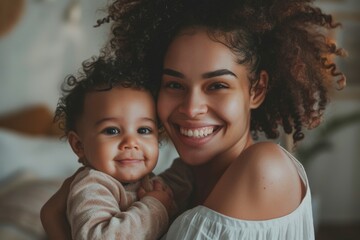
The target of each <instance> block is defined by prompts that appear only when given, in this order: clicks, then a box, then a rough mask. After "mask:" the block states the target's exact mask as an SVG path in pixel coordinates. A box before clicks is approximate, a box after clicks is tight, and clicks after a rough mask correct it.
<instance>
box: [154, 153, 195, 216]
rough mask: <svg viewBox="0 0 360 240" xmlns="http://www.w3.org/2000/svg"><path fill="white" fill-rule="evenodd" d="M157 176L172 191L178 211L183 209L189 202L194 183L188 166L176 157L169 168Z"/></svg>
mask: <svg viewBox="0 0 360 240" xmlns="http://www.w3.org/2000/svg"><path fill="white" fill-rule="evenodd" d="M159 177H160V178H162V179H163V181H164V182H165V183H166V184H167V185H168V186H169V187H170V188H171V190H172V191H173V194H174V200H175V202H176V205H177V207H178V210H179V211H180V213H181V212H183V211H185V210H186V209H187V206H188V204H189V202H190V197H191V194H192V191H193V183H194V176H193V173H192V171H191V169H190V167H189V166H188V165H186V164H185V163H184V162H183V161H181V159H180V158H177V159H175V160H174V162H173V163H172V165H171V166H170V168H168V169H167V170H165V171H164V172H163V173H161V174H159Z"/></svg>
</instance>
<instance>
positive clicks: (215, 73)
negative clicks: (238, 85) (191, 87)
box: [202, 69, 237, 78]
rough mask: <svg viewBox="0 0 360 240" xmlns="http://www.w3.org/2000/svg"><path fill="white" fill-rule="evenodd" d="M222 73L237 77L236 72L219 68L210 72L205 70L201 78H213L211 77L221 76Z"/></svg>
mask: <svg viewBox="0 0 360 240" xmlns="http://www.w3.org/2000/svg"><path fill="white" fill-rule="evenodd" d="M223 75H231V76H234V77H236V78H237V76H236V74H235V73H233V72H232V71H230V70H228V69H219V70H215V71H212V72H207V73H204V74H202V77H203V78H213V77H219V76H223Z"/></svg>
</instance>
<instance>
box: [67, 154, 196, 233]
mask: <svg viewBox="0 0 360 240" xmlns="http://www.w3.org/2000/svg"><path fill="white" fill-rule="evenodd" d="M160 176H161V179H162V180H163V181H164V182H166V184H168V185H169V186H170V187H171V189H172V191H173V193H174V199H175V200H176V205H177V206H178V209H181V210H184V208H185V207H186V205H187V202H188V200H189V197H190V194H191V191H192V174H191V171H190V169H189V168H188V167H187V166H186V165H185V164H183V163H182V161H180V160H179V159H177V160H175V161H174V163H173V164H172V166H171V167H170V168H169V169H168V170H166V171H165V172H164V173H162V174H161V175H160ZM149 181H151V180H150V179H149V177H145V178H144V179H142V180H141V181H138V182H135V183H131V184H126V185H123V184H122V183H120V182H119V181H117V180H116V179H114V178H113V177H111V176H109V175H107V174H104V173H102V172H99V171H96V170H94V169H91V168H85V169H84V170H83V171H81V172H80V173H78V174H77V175H76V177H75V179H74V181H73V182H72V184H71V190H70V194H69V197H68V202H67V206H68V207H67V217H68V220H69V223H70V226H71V232H72V238H73V239H74V240H78V239H86V240H89V239H106V240H107V239H119V240H120V239H126V240H132V239H134V240H135V239H136V240H137V239H158V238H160V237H161V236H162V235H163V234H164V233H165V232H166V231H167V229H168V226H169V217H168V214H167V211H166V208H165V207H164V206H163V205H162V204H161V202H160V201H158V200H157V199H155V198H153V197H144V198H142V199H141V200H139V199H138V198H137V191H138V189H139V187H140V186H144V187H145V188H148V187H149V186H152V184H151V182H149Z"/></svg>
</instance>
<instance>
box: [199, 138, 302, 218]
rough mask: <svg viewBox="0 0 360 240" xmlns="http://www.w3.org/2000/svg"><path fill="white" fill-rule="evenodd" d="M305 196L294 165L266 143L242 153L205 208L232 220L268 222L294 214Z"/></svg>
mask: <svg viewBox="0 0 360 240" xmlns="http://www.w3.org/2000/svg"><path fill="white" fill-rule="evenodd" d="M304 195H305V186H304V183H303V182H302V180H301V178H300V176H299V174H298V173H297V169H296V167H295V165H294V163H293V161H292V160H291V159H289V157H288V155H287V154H286V153H285V152H284V151H283V150H282V149H281V148H280V147H279V146H278V145H277V144H275V143H271V142H263V143H256V144H253V145H251V146H250V147H248V148H247V149H246V150H244V152H242V153H241V155H240V156H239V157H238V158H237V159H236V160H235V161H234V162H233V163H232V164H231V165H230V166H229V167H228V169H227V170H226V171H225V173H224V174H223V176H222V177H221V178H220V180H219V181H218V182H217V184H216V186H215V187H214V189H213V191H212V192H211V193H210V195H209V197H208V198H207V200H206V201H205V203H204V205H205V206H206V207H209V208H211V209H213V210H215V211H217V212H219V213H222V214H225V215H227V216H229V217H234V218H238V219H242V220H268V219H274V218H278V217H282V216H285V215H287V214H289V213H291V212H292V211H294V210H295V209H296V208H297V207H298V206H299V204H300V203H301V200H302V199H303V197H304ZM218 202H221V204H218Z"/></svg>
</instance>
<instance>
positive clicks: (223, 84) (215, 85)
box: [209, 82, 229, 90]
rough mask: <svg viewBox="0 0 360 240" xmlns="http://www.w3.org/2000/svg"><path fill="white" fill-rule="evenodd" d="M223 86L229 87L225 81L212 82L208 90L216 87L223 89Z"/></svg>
mask: <svg viewBox="0 0 360 240" xmlns="http://www.w3.org/2000/svg"><path fill="white" fill-rule="evenodd" d="M223 88H229V86H228V85H227V84H225V83H220V82H219V83H213V84H211V85H210V87H209V89H210V90H217V89H223Z"/></svg>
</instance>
